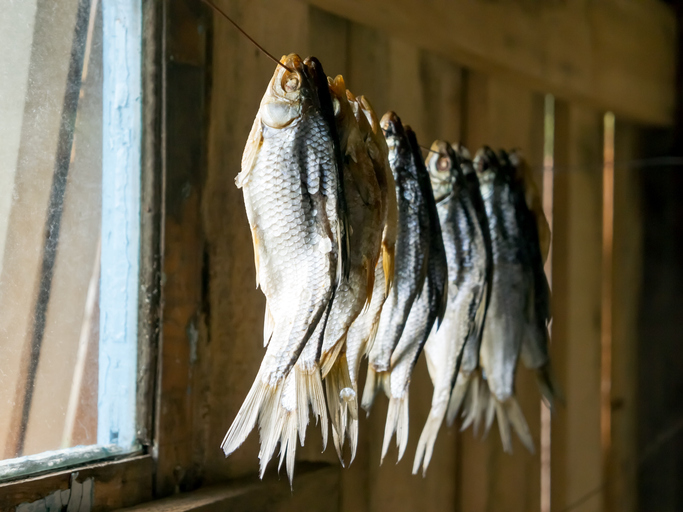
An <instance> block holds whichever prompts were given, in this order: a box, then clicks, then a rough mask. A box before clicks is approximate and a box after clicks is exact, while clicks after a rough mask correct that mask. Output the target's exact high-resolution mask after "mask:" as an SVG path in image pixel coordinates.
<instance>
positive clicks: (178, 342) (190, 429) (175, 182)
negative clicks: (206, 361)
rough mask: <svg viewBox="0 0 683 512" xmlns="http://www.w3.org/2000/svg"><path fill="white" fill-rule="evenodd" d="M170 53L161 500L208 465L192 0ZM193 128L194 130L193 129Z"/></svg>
mask: <svg viewBox="0 0 683 512" xmlns="http://www.w3.org/2000/svg"><path fill="white" fill-rule="evenodd" d="M165 16H166V30H167V34H166V38H167V46H166V48H167V52H168V53H167V54H166V55H165V56H164V59H165V64H164V75H163V76H164V80H165V81H166V88H165V96H164V105H163V107H162V108H163V109H164V111H165V117H164V119H165V126H164V132H163V133H164V141H163V144H164V145H163V149H164V151H165V153H164V154H163V156H162V158H163V162H164V172H165V188H164V197H163V222H164V228H163V229H164V234H163V242H162V251H163V263H162V272H163V274H162V275H163V277H162V304H163V306H162V307H163V313H162V322H161V348H160V356H159V369H158V373H159V378H160V384H159V387H158V389H157V411H156V424H157V431H156V435H155V451H156V454H157V487H156V493H157V495H158V496H165V495H168V494H171V493H173V492H178V491H180V490H188V489H192V488H194V487H196V486H197V485H198V481H199V479H200V477H201V467H200V466H201V461H199V460H198V457H197V456H196V455H195V451H196V450H197V449H198V444H197V443H196V442H195V437H197V436H200V435H201V433H202V432H203V427H202V424H201V421H197V420H196V411H197V410H198V408H199V403H200V399H201V394H200V393H196V392H195V390H197V389H198V388H199V385H198V381H199V380H200V378H201V377H202V374H201V373H200V372H199V371H198V370H197V350H198V348H197V347H198V345H200V344H201V343H202V341H203V338H202V341H200V337H201V335H202V333H203V332H204V329H203V327H202V322H203V319H204V317H203V315H202V284H203V281H202V275H203V274H202V271H203V262H204V259H203V252H204V236H203V231H202V224H201V209H200V205H201V197H202V185H203V180H204V175H205V171H204V170H203V169H204V167H205V163H204V154H205V152H204V144H205V142H204V141H205V131H204V120H203V112H204V93H205V89H204V87H205V81H204V80H205V78H204V74H205V69H204V55H205V48H204V44H205V43H204V39H203V38H202V37H197V36H196V34H197V33H198V31H199V27H201V26H202V23H203V21H202V16H203V7H201V6H198V5H197V3H196V2H193V1H192V0H183V1H181V2H170V3H168V4H166V12H165ZM189 127H191V129H189Z"/></svg>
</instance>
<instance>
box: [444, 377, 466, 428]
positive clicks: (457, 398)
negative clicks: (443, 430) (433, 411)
mask: <svg viewBox="0 0 683 512" xmlns="http://www.w3.org/2000/svg"><path fill="white" fill-rule="evenodd" d="M469 386H470V376H469V375H468V376H464V375H463V374H460V375H458V378H457V380H456V382H455V386H453V391H452V393H451V398H450V399H449V400H448V411H447V413H446V422H447V424H448V426H449V427H451V426H453V423H454V422H455V418H456V417H457V416H458V411H459V410H460V407H461V406H462V405H463V402H464V400H465V396H466V395H467V391H468V389H469Z"/></svg>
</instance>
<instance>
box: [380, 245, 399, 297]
mask: <svg viewBox="0 0 683 512" xmlns="http://www.w3.org/2000/svg"><path fill="white" fill-rule="evenodd" d="M395 256H396V253H395V249H394V248H393V247H388V246H387V245H386V244H384V243H382V268H383V269H384V295H385V296H388V295H389V290H391V285H392V284H393V282H394V266H395Z"/></svg>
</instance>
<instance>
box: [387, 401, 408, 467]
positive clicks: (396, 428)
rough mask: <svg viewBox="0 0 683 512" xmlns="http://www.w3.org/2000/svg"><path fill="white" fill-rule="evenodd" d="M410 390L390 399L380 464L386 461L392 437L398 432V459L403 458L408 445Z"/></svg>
mask: <svg viewBox="0 0 683 512" xmlns="http://www.w3.org/2000/svg"><path fill="white" fill-rule="evenodd" d="M408 425H409V415H408V392H407V391H406V392H405V393H404V395H403V396H402V397H400V398H396V397H391V398H390V399H389V408H388V409H387V422H386V424H385V426H384V441H383V442H382V458H381V460H380V464H382V462H384V457H386V454H387V451H388V450H389V444H391V438H392V437H393V436H394V432H395V433H396V446H397V447H398V460H397V461H396V462H398V461H400V460H401V459H402V458H403V455H404V453H405V451H406V446H408Z"/></svg>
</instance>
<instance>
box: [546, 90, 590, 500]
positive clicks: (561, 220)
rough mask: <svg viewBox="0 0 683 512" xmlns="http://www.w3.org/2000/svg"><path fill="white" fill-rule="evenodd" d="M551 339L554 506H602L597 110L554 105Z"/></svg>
mask: <svg viewBox="0 0 683 512" xmlns="http://www.w3.org/2000/svg"><path fill="white" fill-rule="evenodd" d="M555 123H556V128H555V169H556V172H555V187H554V189H555V194H554V215H553V220H554V222H553V224H554V233H553V236H554V242H553V243H554V245H553V262H552V263H553V343H552V346H551V355H552V358H553V362H554V365H555V368H556V372H557V377H558V381H559V384H560V386H561V388H562V390H563V392H564V395H565V399H566V403H565V404H564V405H560V406H559V407H558V408H557V412H556V413H555V415H554V416H555V417H554V418H553V421H552V445H551V446H552V448H551V454H552V462H551V468H552V483H551V485H552V498H551V500H552V501H551V507H552V510H555V511H557V510H563V509H564V508H565V507H567V506H569V505H572V504H574V503H576V502H578V501H581V500H586V502H585V503H584V504H583V505H582V507H583V508H582V510H586V511H590V510H595V511H597V510H601V509H602V496H601V493H602V452H601V443H600V297H601V295H600V287H601V270H600V269H601V259H602V251H601V248H602V240H601V236H602V233H601V218H602V199H601V198H602V167H601V162H602V144H601V141H602V130H601V126H602V116H601V115H599V114H598V113H597V112H595V111H593V110H591V109H588V108H583V107H578V106H574V105H572V106H569V105H567V104H566V103H564V102H561V101H558V102H557V103H556V108H555Z"/></svg>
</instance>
